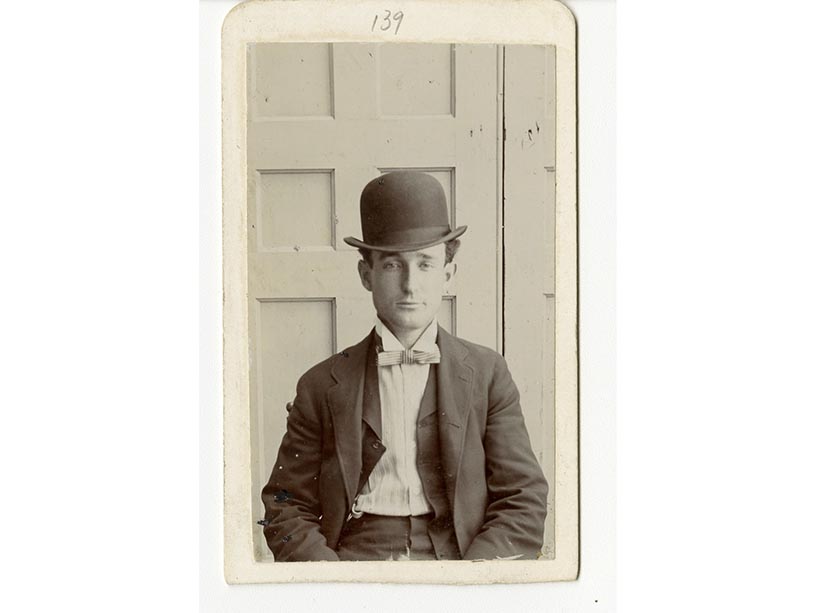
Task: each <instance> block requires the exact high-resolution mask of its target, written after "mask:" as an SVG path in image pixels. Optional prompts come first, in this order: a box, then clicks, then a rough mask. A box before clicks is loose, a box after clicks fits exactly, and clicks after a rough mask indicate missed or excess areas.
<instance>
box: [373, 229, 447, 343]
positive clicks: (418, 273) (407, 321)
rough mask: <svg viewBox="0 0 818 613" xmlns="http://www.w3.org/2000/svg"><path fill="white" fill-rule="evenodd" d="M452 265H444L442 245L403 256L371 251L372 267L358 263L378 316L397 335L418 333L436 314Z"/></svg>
mask: <svg viewBox="0 0 818 613" xmlns="http://www.w3.org/2000/svg"><path fill="white" fill-rule="evenodd" d="M454 271H455V265H454V263H452V262H449V263H448V264H446V247H445V245H442V244H441V245H435V246H434V247H429V248H427V249H422V250H420V251H406V252H402V253H385V252H379V251H373V252H372V265H371V266H370V265H369V264H367V263H366V262H364V261H361V262H359V264H358V273H359V274H360V276H361V283H362V284H363V286H364V287H365V288H366V289H368V290H369V291H371V292H372V302H373V303H374V304H375V310H376V311H377V312H378V317H380V318H381V321H383V322H384V323H385V324H386V325H387V326H388V327H389V329H390V330H391V331H392V332H393V333H394V334H395V335H397V336H399V337H400V336H403V335H408V336H411V335H412V334H414V333H420V332H422V331H423V330H425V329H426V327H427V326H428V325H429V323H430V322H431V321H432V319H434V317H435V315H437V311H438V309H439V308H440V302H441V300H442V299H443V292H444V291H445V288H446V284H447V283H448V282H449V280H450V279H451V278H452V275H454Z"/></svg>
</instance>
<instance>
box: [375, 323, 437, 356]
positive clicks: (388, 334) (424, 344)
mask: <svg viewBox="0 0 818 613" xmlns="http://www.w3.org/2000/svg"><path fill="white" fill-rule="evenodd" d="M375 332H376V333H377V334H378V336H380V337H381V343H382V345H383V350H384V351H403V345H401V343H400V341H399V340H398V339H397V338H395V335H394V334H392V331H391V330H390V329H389V328H387V327H386V325H385V324H384V323H383V322H382V321H381V319H380V317H379V318H377V319H376V320H375ZM436 341H437V317H435V318H434V319H433V320H432V322H431V323H430V324H429V325H428V326H427V327H426V329H425V330H424V331H423V334H421V335H420V338H418V340H417V341H415V344H414V345H412V346H411V347H410V349H414V350H416V351H431V350H432V349H434V346H435V342H436Z"/></svg>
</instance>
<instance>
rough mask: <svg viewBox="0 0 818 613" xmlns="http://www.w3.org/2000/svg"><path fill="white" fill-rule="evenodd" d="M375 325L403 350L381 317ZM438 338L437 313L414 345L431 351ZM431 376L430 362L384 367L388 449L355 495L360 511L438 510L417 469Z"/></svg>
mask: <svg viewBox="0 0 818 613" xmlns="http://www.w3.org/2000/svg"><path fill="white" fill-rule="evenodd" d="M375 331H376V332H377V333H378V334H379V335H380V337H381V339H382V341H383V350H384V351H401V350H403V345H401V343H400V341H399V340H398V339H397V338H395V336H394V335H393V334H392V332H390V331H389V328H387V327H386V326H385V325H384V324H383V322H381V320H380V319H378V321H377V323H376V324H375ZM436 340H437V319H434V320H432V323H430V324H429V326H428V327H427V328H426V330H424V332H423V334H421V336H420V338H419V339H418V340H417V341H416V342H415V344H414V345H412V347H410V349H414V350H417V351H431V350H432V349H434V347H435V341H436ZM428 378H429V364H395V365H393V366H379V367H378V391H379V393H380V400H381V429H382V432H381V441H382V442H383V444H384V447H386V451H385V452H384V454H383V455H382V456H381V459H380V460H379V461H378V463H377V464H376V465H375V467H374V468H373V469H372V472H371V473H370V475H369V479H368V480H367V482H366V484H365V485H364V487H363V489H362V490H361V493H360V495H359V496H358V497H357V498H356V500H355V504H354V505H353V512H355V514H356V515H357V514H358V513H374V514H376V515H398V516H405V515H423V514H425V513H430V512H431V511H432V506H431V505H430V504H429V500H428V499H427V498H426V495H425V494H424V492H423V484H422V483H421V480H420V474H419V473H418V469H417V453H418V450H417V421H418V414H419V413H420V401H421V400H422V398H423V392H424V390H425V389H426V383H427V380H428Z"/></svg>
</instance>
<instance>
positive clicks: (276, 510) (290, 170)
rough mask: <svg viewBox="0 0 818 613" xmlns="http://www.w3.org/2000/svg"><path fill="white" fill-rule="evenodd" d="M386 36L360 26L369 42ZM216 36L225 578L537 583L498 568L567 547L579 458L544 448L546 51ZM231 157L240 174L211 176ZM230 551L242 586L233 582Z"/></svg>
mask: <svg viewBox="0 0 818 613" xmlns="http://www.w3.org/2000/svg"><path fill="white" fill-rule="evenodd" d="M398 17H400V18H398ZM404 19H406V17H405V16H404V15H403V14H401V15H400V16H398V15H396V14H390V13H389V12H388V11H386V12H382V13H375V14H374V16H373V25H372V29H373V30H374V29H375V28H376V27H377V28H378V29H380V30H382V31H388V30H389V29H390V28H391V29H392V30H398V31H399V30H400V28H401V26H403V27H404V32H406V30H407V29H408V28H406V25H407V24H406V23H404ZM227 35H228V32H227V31H226V34H225V36H226V37H227ZM231 42H232V43H234V44H235V49H236V50H238V49H242V50H243V53H242V58H241V59H242V60H243V62H242V65H243V70H241V71H238V73H230V75H229V76H230V78H229V79H227V78H226V79H225V88H227V87H228V84H231V85H233V86H240V87H241V91H231V92H230V93H232V94H233V95H234V96H235V100H236V102H237V106H236V107H235V108H234V109H233V110H231V108H230V105H229V104H226V105H225V115H226V116H225V144H224V147H225V169H224V172H225V186H226V187H225V255H224V257H225V279H224V284H225V304H226V309H225V528H226V530H225V550H226V558H227V559H226V564H227V570H226V575H227V578H228V581H230V580H231V578H232V580H233V581H236V582H245V581H263V580H271V581H273V580H319V581H320V580H344V579H345V578H346V577H351V575H348V574H345V573H347V572H348V571H347V570H343V569H349V568H350V565H347V564H344V563H345V562H351V563H358V562H363V561H366V562H383V563H385V564H381V565H374V566H368V568H369V569H371V571H372V572H373V573H375V574H371V575H368V577H369V579H368V580H377V579H379V578H381V579H384V580H394V579H390V576H391V577H395V576H397V575H402V577H401V578H400V579H399V580H403V581H406V580H417V581H441V580H442V581H444V582H451V581H454V580H458V577H459V575H458V574H457V572H458V571H457V569H458V568H463V567H460V566H459V565H453V566H448V564H449V563H451V562H456V561H475V560H478V561H485V562H492V563H493V562H499V561H502V562H504V563H507V566H504V567H503V568H504V571H503V572H504V573H505V575H504V576H506V577H510V578H511V579H506V580H515V577H516V580H528V581H531V580H545V579H547V578H548V576H547V575H548V572H547V571H546V572H545V573H544V574H543V573H540V575H538V574H537V570H536V569H535V570H534V571H533V574H532V571H531V570H529V567H528V566H519V567H518V570H517V571H515V568H514V566H515V565H524V564H525V561H528V562H530V563H536V564H541V565H543V567H545V566H546V565H547V564H548V563H552V565H553V564H554V563H555V562H556V561H557V559H558V557H559V554H560V553H562V554H563V557H562V560H566V559H567V560H569V562H570V561H571V560H575V556H576V546H577V545H576V537H575V535H576V517H575V516H576V512H577V501H576V483H575V482H574V483H573V486H572V487H570V488H567V487H566V486H565V484H564V481H561V480H560V479H558V474H559V468H560V462H562V463H563V466H562V467H561V468H562V469H563V471H565V470H566V469H567V470H568V474H569V477H570V471H571V470H575V465H574V466H571V465H570V463H569V464H566V463H565V460H566V458H567V457H570V456H571V453H570V448H571V446H573V449H574V457H575V446H576V440H573V441H571V440H570V439H568V440H558V439H559V436H558V425H559V424H558V415H557V414H558V410H557V407H558V398H559V397H562V398H564V399H565V401H564V403H563V405H562V407H561V410H562V413H563V414H564V415H568V416H570V415H573V416H574V430H573V432H575V418H576V408H577V407H576V388H575V377H576V341H575V325H576V316H575V292H576V288H575V275H576V268H575V267H576V263H575V257H573V258H572V257H571V255H572V249H575V243H574V241H575V236H574V235H571V236H568V237H567V242H566V240H565V239H563V243H562V246H561V244H560V240H559V238H560V235H559V231H560V228H564V229H565V230H566V231H567V232H571V233H573V234H575V226H574V224H573V223H572V222H573V216H569V217H568V218H566V217H565V216H564V215H563V216H561V215H560V212H559V211H558V208H559V204H558V185H559V179H558V177H559V176H562V175H558V171H559V170H560V168H559V160H560V159H566V154H565V152H563V154H562V155H561V156H560V155H558V149H559V143H558V134H560V130H562V132H563V133H565V132H566V131H571V130H573V129H574V121H575V119H574V117H575V116H574V115H573V114H571V116H570V117H561V116H559V113H558V108H559V105H558V91H559V90H558V86H557V82H558V78H557V75H558V69H557V57H558V49H557V45H556V44H492V43H479V44H478V43H469V42H455V43H452V42H400V41H399V40H398V41H387V42H381V41H374V42H365V41H356V42H326V41H309V42H305V41H300V42H287V41H264V40H255V41H254V40H241V39H240V40H238V41H231ZM229 49H230V45H228V44H225V54H227V52H228V50H229ZM230 70H231V68H230V63H229V62H226V64H225V71H226V75H227V72H229V71H230ZM236 112H238V114H239V117H232V118H231V117H228V116H227V115H228V113H236ZM560 120H562V121H563V125H560V123H559V122H560ZM233 124H236V125H238V126H240V128H241V129H240V130H237V131H236V133H230V132H229V130H230V126H231V125H233ZM231 139H235V141H236V142H235V148H234V147H231V146H230V142H229V141H230V140H231ZM231 155H239V156H241V164H240V167H241V168H242V169H244V172H238V173H235V174H233V175H230V176H228V173H229V172H231V167H232V168H237V167H236V166H231V164H230V161H231V158H230V156H231ZM237 161H238V160H237ZM567 170H569V169H567V168H566V169H564V176H568V177H572V176H573V174H575V172H574V168H573V166H572V168H571V169H570V170H571V171H572V172H571V173H568V172H565V171H567ZM572 173H573V174H572ZM228 178H230V180H231V181H230V182H228V181H227V179H228ZM229 184H232V185H235V186H236V188H237V189H236V190H235V191H233V192H230V188H229V187H228V185H229ZM568 187H569V186H566V185H564V184H563V188H568ZM563 198H564V196H563ZM571 203H572V206H574V200H573V199H571ZM231 205H232V206H237V207H238V210H237V211H232V213H233V214H231V212H230V211H228V207H230V206H231ZM230 220H233V221H235V222H238V223H237V224H236V225H234V226H232V227H231V228H230V230H231V232H228V223H229V222H230ZM560 224H562V225H560ZM565 245H568V248H566V247H565ZM560 248H562V251H561V252H560ZM560 256H562V257H563V259H560ZM565 256H568V258H567V259H566V258H565ZM560 280H563V284H562V287H564V288H565V291H564V292H563V293H560V291H559V281H560ZM566 280H571V281H573V283H574V286H572V285H571V284H570V283H565V281H566ZM569 292H570V293H572V296H568V295H567V294H568V293H569ZM231 299H235V300H236V302H235V304H234V306H235V307H236V308H235V310H233V309H229V308H227V306H228V303H229V302H230V300H231ZM566 304H567V305H569V306H568V309H566V308H565V306H566ZM570 305H573V307H571V306H570ZM560 307H562V310H560ZM571 308H573V315H571ZM565 313H569V316H568V318H567V319H566V316H565V315H564V314H565ZM561 314H562V315H561ZM234 315H235V316H234ZM560 334H562V335H563V338H565V339H568V338H573V341H574V343H573V352H572V353H571V355H568V356H566V355H564V354H563V355H562V364H561V365H559V364H558V361H559V360H558V353H559V352H560V349H558V346H557V345H558V342H559V338H560V336H559V335H560ZM564 346H567V347H569V348H570V347H571V345H570V343H568V344H566V345H564ZM233 351H235V352H236V353H235V355H236V356H240V357H241V360H242V361H244V360H246V362H244V363H245V364H246V370H245V369H242V368H235V365H233V367H231V366H230V364H229V363H230V357H229V356H230V355H231V352H233ZM572 360H573V365H572V364H571V362H572ZM566 368H567V370H568V372H570V369H571V368H573V373H574V374H573V379H572V380H570V381H568V383H570V384H573V388H572V389H569V390H568V392H567V393H566V392H565V391H563V393H562V396H560V394H559V392H558V389H557V387H558V383H563V384H564V383H565V381H563V379H562V378H561V377H560V375H559V373H565V372H566ZM564 389H565V388H563V390H564ZM571 392H573V393H571ZM569 431H570V429H569ZM560 445H562V448H561V449H558V446H560ZM566 446H567V447H568V454H567V455H565V453H564V452H565V449H566ZM558 451H562V452H563V455H560V453H558ZM231 452H233V453H235V456H232V455H231ZM233 457H236V458H239V457H240V458H241V461H240V462H232V461H231V460H232V458H233ZM564 475H565V473H564V472H563V478H564ZM560 511H562V512H560ZM558 518H562V519H558ZM558 521H561V522H562V524H566V523H567V522H573V524H574V525H573V526H567V525H561V524H558ZM558 526H559V527H561V528H562V529H563V530H564V531H566V530H567V532H565V533H567V534H573V535H574V539H573V541H574V542H573V543H572V542H571V540H570V539H562V541H561V544H558V538H557V534H558ZM560 546H561V547H562V548H563V549H562V550H560ZM568 548H571V549H573V557H572V556H571V555H570V552H569V551H568ZM231 550H232V551H235V552H242V553H241V555H243V556H245V557H247V558H249V559H246V560H244V562H242V563H241V566H243V567H245V568H253V569H254V570H253V571H251V572H244V573H243V572H237V571H235V569H234V576H232V577H231V570H230V565H231V563H232V560H233V556H231V555H230V554H229V552H230V551H231ZM310 562H321V563H322V564H320V565H318V566H319V570H315V569H316V566H315V565H310V564H306V565H304V564H300V563H310ZM326 562H338V563H339V564H325V563H326ZM423 562H426V563H427V564H424V563H423ZM287 563H290V564H287ZM292 563H299V564H292ZM404 563H405V564H404ZM428 563H435V564H438V565H439V564H441V563H445V564H447V565H446V566H444V567H445V568H446V569H447V573H448V572H450V571H451V572H452V573H454V574H450V575H448V577H447V578H441V577H437V578H435V577H434V575H435V572H436V571H435V570H434V568H430V567H429V566H428ZM352 566H353V567H355V564H352ZM563 566H565V564H563ZM568 566H570V563H569V564H568ZM424 567H425V568H424ZM271 568H276V569H278V570H277V571H275V572H273V573H268V572H267V569H271ZM282 568H283V569H286V570H280V569H282ZM307 568H309V569H310V570H309V571H308V572H306V573H305V574H303V575H302V576H298V575H299V573H300V572H301V569H304V570H306V569H307ZM330 568H332V569H333V570H330ZM357 568H358V572H357V573H355V576H354V578H353V579H352V580H367V576H364V577H363V579H362V578H361V575H360V570H361V569H362V567H360V566H359V567H357ZM384 568H390V570H389V571H386V570H383V571H382V570H379V569H384ZM438 568H439V566H438ZM485 568H488V566H485ZM335 569H338V570H335ZM421 569H423V570H421ZM568 572H569V574H570V572H571V571H570V569H569V571H568ZM573 572H574V574H575V570H574V571H573ZM276 573H278V574H276ZM281 573H286V575H287V577H289V578H288V579H284V578H280V577H283V575H281ZM378 573H380V574H378ZM383 573H386V574H383ZM424 573H426V574H425V575H424ZM466 573H467V576H464V577H463V578H461V579H459V580H461V581H462V580H469V578H470V577H469V576H468V573H469V571H468V570H466ZM498 576H499V575H496V574H495V577H494V578H493V579H491V580H497V577H498ZM407 577H408V578H407ZM555 578H568V577H564V576H558V577H555ZM471 580H474V581H477V580H479V579H478V577H477V575H474V576H472V577H471ZM500 580H502V579H500Z"/></svg>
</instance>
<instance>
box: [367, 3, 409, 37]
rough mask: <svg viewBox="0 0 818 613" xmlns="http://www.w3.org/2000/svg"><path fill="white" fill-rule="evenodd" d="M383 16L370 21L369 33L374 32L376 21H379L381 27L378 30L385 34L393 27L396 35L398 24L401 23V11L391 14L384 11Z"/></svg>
mask: <svg viewBox="0 0 818 613" xmlns="http://www.w3.org/2000/svg"><path fill="white" fill-rule="evenodd" d="M384 13H386V15H385V16H383V17H381V16H380V15H375V19H373V20H372V27H371V28H370V29H369V30H370V31H371V32H374V31H375V26H376V25H378V20H379V19H380V20H381V26H380V28H378V29H379V30H381V31H382V32H386V31H387V30H389V29H390V28H391V27H392V26H393V25H394V26H395V35H397V34H398V30H400V24H401V22H402V21H403V11H396V12H395V13H392V11H388V10H385V9H384Z"/></svg>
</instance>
